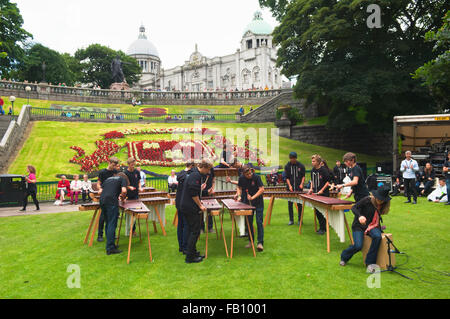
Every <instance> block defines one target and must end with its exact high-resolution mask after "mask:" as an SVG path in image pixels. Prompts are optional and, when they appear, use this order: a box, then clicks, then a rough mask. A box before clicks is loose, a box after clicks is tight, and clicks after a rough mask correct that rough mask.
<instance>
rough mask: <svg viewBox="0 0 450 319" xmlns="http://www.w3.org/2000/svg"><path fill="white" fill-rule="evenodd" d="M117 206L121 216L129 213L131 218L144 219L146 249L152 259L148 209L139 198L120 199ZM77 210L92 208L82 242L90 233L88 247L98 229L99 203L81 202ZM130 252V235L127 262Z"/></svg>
mask: <svg viewBox="0 0 450 319" xmlns="http://www.w3.org/2000/svg"><path fill="white" fill-rule="evenodd" d="M119 208H120V209H121V210H122V218H123V214H124V213H126V214H127V216H128V215H131V216H132V217H131V219H132V220H133V219H134V218H136V219H137V220H138V221H139V220H140V219H145V220H146V224H147V239H148V249H149V256H150V261H152V252H151V245H150V235H149V232H148V222H147V220H148V213H149V210H148V209H147V207H146V206H145V205H144V204H143V203H142V202H141V201H139V200H137V201H125V202H124V201H120V202H119ZM79 210H80V211H88V210H93V211H94V214H93V215H92V218H91V222H90V224H89V228H88V231H87V234H86V237H85V238H84V244H86V243H87V241H88V238H89V235H90V234H91V233H92V234H91V239H90V241H89V245H88V246H89V247H91V246H92V244H93V241H94V236H95V233H96V232H97V229H98V223H99V220H100V214H101V211H100V203H98V202H94V203H89V204H82V205H80V206H79ZM122 218H121V222H120V226H119V233H118V238H117V245H118V244H119V238H120V229H121V225H122ZM139 235H140V224H139ZM130 254H131V236H130V238H129V243H128V257H127V263H130Z"/></svg>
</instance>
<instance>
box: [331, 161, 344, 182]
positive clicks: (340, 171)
mask: <svg viewBox="0 0 450 319" xmlns="http://www.w3.org/2000/svg"><path fill="white" fill-rule="evenodd" d="M333 175H334V180H335V182H336V184H342V183H343V181H344V178H345V175H346V166H345V164H341V161H336V166H335V167H334V168H333Z"/></svg>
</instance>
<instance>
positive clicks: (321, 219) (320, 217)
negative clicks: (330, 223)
mask: <svg viewBox="0 0 450 319" xmlns="http://www.w3.org/2000/svg"><path fill="white" fill-rule="evenodd" d="M314 212H315V213H316V216H317V219H318V220H319V230H323V231H326V230H327V219H326V218H325V217H323V215H322V214H321V213H320V212H319V211H318V210H317V209H315V208H314Z"/></svg>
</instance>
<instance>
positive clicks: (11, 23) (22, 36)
mask: <svg viewBox="0 0 450 319" xmlns="http://www.w3.org/2000/svg"><path fill="white" fill-rule="evenodd" d="M22 25H23V18H22V15H21V14H20V11H19V8H17V5H16V4H15V3H11V2H10V1H9V0H0V76H1V77H2V78H3V77H8V78H9V77H10V75H11V73H12V72H13V71H14V69H15V66H16V63H17V61H20V60H21V59H22V58H23V54H24V50H23V48H22V45H23V44H24V43H25V41H26V40H27V39H28V38H31V37H32V35H31V34H30V33H29V32H27V31H25V29H23V28H22Z"/></svg>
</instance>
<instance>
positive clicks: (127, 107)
mask: <svg viewBox="0 0 450 319" xmlns="http://www.w3.org/2000/svg"><path fill="white" fill-rule="evenodd" d="M4 100H5V105H4V106H3V108H4V109H5V110H6V111H5V112H8V108H9V106H10V105H11V104H10V102H9V99H8V98H4ZM26 104H28V100H27V99H23V98H17V99H16V101H15V102H14V114H16V115H19V114H20V110H21V109H22V106H23V105H26ZM29 104H30V105H31V106H33V107H40V108H50V107H51V105H52V104H58V105H71V106H87V107H100V108H108V107H112V108H119V109H120V112H121V113H139V109H140V108H151V107H156V108H167V109H168V111H167V112H168V113H171V114H185V112H186V111H189V110H190V109H208V110H211V111H212V112H213V113H217V114H235V113H236V112H239V109H240V108H241V105H140V106H134V107H133V106H132V105H131V104H99V103H85V102H72V101H48V100H35V99H30V103H29ZM242 107H244V110H245V113H248V112H249V111H250V107H251V106H250V105H242ZM257 107H259V105H253V109H255V108H257Z"/></svg>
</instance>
